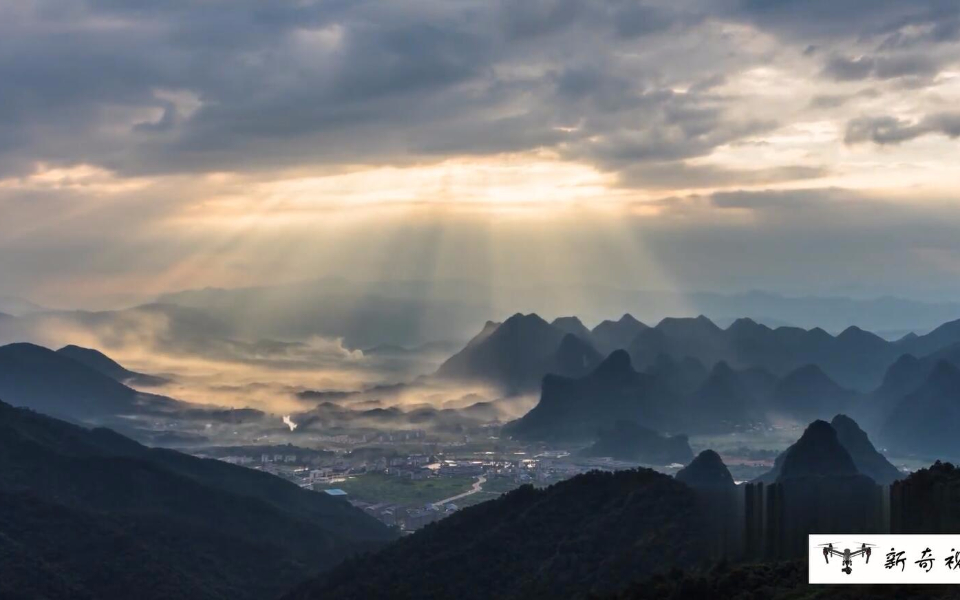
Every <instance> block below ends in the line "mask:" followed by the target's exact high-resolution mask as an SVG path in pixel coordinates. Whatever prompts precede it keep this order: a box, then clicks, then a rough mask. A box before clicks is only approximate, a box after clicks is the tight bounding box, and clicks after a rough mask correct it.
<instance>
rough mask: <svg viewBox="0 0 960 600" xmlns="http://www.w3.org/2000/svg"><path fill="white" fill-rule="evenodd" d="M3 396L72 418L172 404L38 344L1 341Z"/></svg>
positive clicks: (16, 403) (0, 363) (116, 413)
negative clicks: (3, 343) (140, 391)
mask: <svg viewBox="0 0 960 600" xmlns="http://www.w3.org/2000/svg"><path fill="white" fill-rule="evenodd" d="M0 397H2V398H5V399H6V400H7V401H8V402H10V403H11V404H13V405H14V406H25V407H27V408H31V409H33V410H37V411H41V412H44V413H47V414H51V415H55V416H62V417H66V418H70V419H81V420H83V419H97V418H100V417H105V416H115V415H124V414H130V413H132V412H137V411H141V410H147V409H150V408H159V407H168V406H172V405H173V404H174V403H175V402H176V401H174V400H170V399H169V398H163V397H161V396H152V395H147V394H140V393H139V392H137V391H135V390H133V389H131V388H128V387H127V386H125V385H123V384H122V383H120V382H118V381H116V380H115V379H113V378H112V377H109V376H107V375H104V374H103V373H101V372H100V371H97V370H95V369H91V368H90V367H88V366H87V365H85V364H82V363H80V362H77V361H76V360H74V359H72V358H69V357H68V356H65V355H64V354H59V353H57V352H54V351H53V350H49V349H47V348H44V347H42V346H35V345H33V344H22V343H21V344H8V345H6V346H0Z"/></svg>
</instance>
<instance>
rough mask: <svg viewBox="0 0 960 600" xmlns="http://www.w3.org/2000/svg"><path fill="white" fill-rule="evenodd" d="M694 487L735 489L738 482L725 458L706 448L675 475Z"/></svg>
mask: <svg viewBox="0 0 960 600" xmlns="http://www.w3.org/2000/svg"><path fill="white" fill-rule="evenodd" d="M674 477H676V478H677V481H682V482H683V483H685V484H687V485H689V486H690V487H692V488H708V489H723V488H729V489H733V488H735V487H736V485H737V484H736V483H734V481H733V476H732V475H730V470H729V469H727V465H725V464H723V459H722V458H720V455H719V454H717V453H716V452H714V451H713V450H704V451H703V452H701V453H700V454H698V455H697V457H696V458H694V459H693V461H692V462H691V463H690V464H689V465H687V466H685V467H684V468H682V469H680V470H679V471H677V474H676V475H675V476H674Z"/></svg>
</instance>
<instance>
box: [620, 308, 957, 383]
mask: <svg viewBox="0 0 960 600" xmlns="http://www.w3.org/2000/svg"><path fill="white" fill-rule="evenodd" d="M954 331H955V330H954V328H947V329H946V332H945V333H942V334H940V335H938V337H937V338H936V340H935V341H930V340H929V339H928V338H927V337H926V336H919V337H910V338H904V339H902V340H900V341H898V342H889V341H887V340H884V339H883V338H881V337H879V336H877V335H874V334H872V333H869V332H866V331H863V330H862V329H859V328H857V327H848V328H847V329H845V330H844V331H843V332H842V333H840V334H839V335H837V336H832V335H830V334H829V333H827V332H826V331H824V330H823V329H820V328H814V329H810V330H806V329H800V328H798V327H777V328H776V329H772V328H770V327H767V326H766V325H762V324H759V323H757V322H755V321H753V320H751V319H737V320H736V321H734V322H733V323H732V324H731V325H730V326H729V327H728V328H727V329H721V328H720V327H718V326H716V325H715V324H714V323H713V322H711V321H710V320H709V319H707V318H706V317H704V316H700V317H697V318H693V319H691V318H668V319H664V320H663V321H661V322H660V323H658V324H657V325H656V327H652V328H648V329H645V330H643V331H641V332H640V333H639V334H638V335H637V336H636V337H635V338H634V340H633V341H632V342H631V343H630V345H629V347H628V350H629V352H630V356H631V357H632V358H633V362H634V364H635V365H637V367H638V368H640V369H646V368H647V367H648V366H649V365H652V364H654V362H655V361H656V360H657V359H658V357H659V356H660V355H661V354H666V355H668V356H670V357H672V358H674V359H681V358H684V357H693V358H696V359H697V360H699V361H700V362H702V363H703V364H705V365H707V366H713V365H714V364H716V363H717V362H720V361H725V362H727V363H728V364H729V365H730V366H731V367H732V368H734V369H744V368H750V367H760V368H763V369H764V370H767V371H769V372H771V373H772V374H774V375H778V376H783V375H786V374H788V373H790V372H791V371H794V370H796V369H798V368H800V367H803V366H806V365H816V366H818V367H820V369H821V370H823V371H824V373H825V374H826V375H827V376H828V377H829V378H831V379H833V380H834V381H837V382H838V383H839V384H840V385H841V386H843V387H848V388H853V389H856V390H861V391H866V390H870V389H873V388H875V387H876V386H877V385H878V384H879V383H880V381H881V379H882V377H883V373H884V372H885V370H886V369H887V367H888V366H889V365H890V364H892V363H893V362H894V361H895V360H896V359H897V357H899V356H901V355H902V354H904V353H906V352H910V351H911V348H913V347H919V346H923V345H924V344H930V345H936V344H941V343H943V344H947V343H950V342H951V338H950V334H952V332H954ZM956 331H957V335H958V337H957V338H956V339H953V340H952V343H957V342H958V341H960V327H957V328H956ZM938 347H939V346H938Z"/></svg>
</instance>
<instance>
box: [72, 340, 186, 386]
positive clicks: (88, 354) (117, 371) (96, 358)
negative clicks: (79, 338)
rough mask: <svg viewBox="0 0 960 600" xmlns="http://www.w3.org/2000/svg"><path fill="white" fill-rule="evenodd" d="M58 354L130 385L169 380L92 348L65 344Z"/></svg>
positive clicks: (155, 384)
mask: <svg viewBox="0 0 960 600" xmlns="http://www.w3.org/2000/svg"><path fill="white" fill-rule="evenodd" d="M57 354H60V355H62V356H66V357H67V358H72V359H73V360H75V361H77V362H78V363H80V364H82V365H86V366H88V367H90V368H91V369H93V370H95V371H99V372H101V373H103V374H104V375H106V376H107V377H110V378H111V379H115V380H116V381H119V382H120V383H126V384H129V385H142V386H158V385H163V384H165V383H167V382H168V380H166V379H164V378H163V377H155V376H153V375H144V374H143V373H137V372H134V371H130V370H128V369H125V368H124V367H123V366H121V365H120V363H118V362H116V361H115V360H113V359H112V358H110V357H109V356H107V355H106V354H104V353H102V352H100V351H99V350H94V349H92V348H82V347H80V346H73V345H70V346H64V347H63V348H60V349H59V350H57Z"/></svg>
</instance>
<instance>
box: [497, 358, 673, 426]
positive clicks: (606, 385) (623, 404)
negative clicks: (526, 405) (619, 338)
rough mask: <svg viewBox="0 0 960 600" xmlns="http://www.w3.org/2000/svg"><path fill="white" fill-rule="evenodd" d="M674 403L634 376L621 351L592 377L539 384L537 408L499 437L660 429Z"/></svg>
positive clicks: (647, 378) (552, 378)
mask: <svg viewBox="0 0 960 600" xmlns="http://www.w3.org/2000/svg"><path fill="white" fill-rule="evenodd" d="M675 404H676V402H675V399H674V398H673V397H672V395H671V394H669V392H667V391H666V390H664V389H663V388H662V387H660V386H659V385H658V384H657V381H656V379H655V378H653V377H651V376H649V375H646V374H643V373H637V372H636V371H634V370H633V367H632V366H631V364H630V356H629V355H628V354H627V353H626V352H625V351H624V350H617V351H615V352H613V353H611V354H610V356H608V357H607V358H606V360H604V361H603V362H602V363H601V364H600V365H599V366H598V367H597V368H596V369H595V370H594V371H593V372H592V373H590V374H589V375H586V376H584V377H581V378H579V379H573V378H569V377H561V376H557V375H548V376H546V377H544V378H543V387H542V390H541V393H540V402H539V403H538V404H537V405H536V406H535V407H533V409H532V410H530V412H528V413H527V414H526V415H524V416H523V417H521V418H520V419H518V420H517V421H514V422H512V423H508V424H507V425H506V426H505V427H504V433H506V434H508V435H511V436H514V437H516V438H519V439H526V440H552V441H561V440H563V441H587V440H592V439H594V438H595V437H596V435H597V434H598V433H599V432H600V430H601V429H604V428H610V427H612V426H613V425H614V424H615V423H616V422H617V421H622V420H626V421H635V422H637V423H640V424H642V425H644V426H647V427H652V428H656V429H660V428H661V427H660V425H662V424H663V423H664V421H665V418H666V416H667V415H668V414H669V412H670V411H672V410H675V408H673V407H671V408H670V411H668V410H667V408H668V407H670V405H675Z"/></svg>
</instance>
